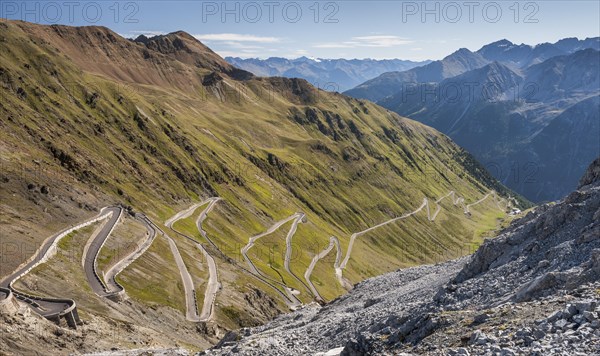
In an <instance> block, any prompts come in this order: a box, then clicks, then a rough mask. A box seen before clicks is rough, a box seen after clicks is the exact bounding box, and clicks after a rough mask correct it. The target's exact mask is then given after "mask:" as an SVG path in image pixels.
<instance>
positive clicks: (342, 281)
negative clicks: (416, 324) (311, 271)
mask: <svg viewBox="0 0 600 356" xmlns="http://www.w3.org/2000/svg"><path fill="white" fill-rule="evenodd" d="M490 196H494V198H495V200H496V205H497V206H498V208H499V209H500V210H503V209H502V207H501V206H500V205H499V201H498V196H497V194H496V192H495V191H491V192H490V193H488V194H486V195H485V196H484V197H483V198H481V199H479V200H478V201H476V202H474V203H471V204H468V205H465V204H464V201H465V200H464V199H463V198H461V197H456V193H455V192H454V191H450V192H449V193H448V194H446V195H445V196H443V197H441V198H439V199H438V200H436V201H435V204H436V210H435V212H434V213H433V215H432V214H431V209H430V206H429V199H427V198H424V199H423V203H422V204H421V206H419V207H418V208H417V209H416V210H415V211H413V212H411V213H407V214H404V215H402V216H400V217H396V218H393V219H390V220H387V221H385V222H382V223H380V224H378V225H375V226H372V227H370V228H368V229H366V230H363V231H360V232H357V233H354V234H352V236H350V243H349V244H348V250H347V251H346V256H345V257H344V260H343V261H342V263H341V264H339V265H338V266H337V267H336V268H335V274H336V277H337V279H338V282H339V283H340V284H341V285H342V286H343V287H344V288H346V289H349V288H352V285H351V283H350V282H349V281H348V280H346V279H345V278H344V277H343V270H344V269H345V268H346V265H347V264H348V260H349V259H350V254H351V253H352V247H353V245H354V240H356V238H357V237H360V236H362V235H364V234H366V233H367V232H370V231H373V230H375V229H377V228H380V227H382V226H385V225H388V224H391V223H394V222H396V221H399V220H403V219H406V218H408V217H410V216H413V215H415V214H417V213H419V212H421V210H423V209H425V208H426V211H427V219H428V220H429V221H430V222H433V221H435V219H436V217H437V216H438V213H439V212H440V210H441V208H442V207H441V205H440V204H439V203H440V202H441V201H442V200H444V199H446V198H448V197H451V198H452V203H453V204H454V205H461V206H462V208H463V211H464V213H465V214H470V213H471V211H470V208H471V207H473V206H475V205H478V204H481V203H482V202H484V201H485V200H486V199H488V198H489V197H490ZM501 200H506V199H504V198H502V199H501ZM510 201H511V197H509V198H508V200H507V207H508V206H510V204H511V203H510ZM438 243H439V242H438Z"/></svg>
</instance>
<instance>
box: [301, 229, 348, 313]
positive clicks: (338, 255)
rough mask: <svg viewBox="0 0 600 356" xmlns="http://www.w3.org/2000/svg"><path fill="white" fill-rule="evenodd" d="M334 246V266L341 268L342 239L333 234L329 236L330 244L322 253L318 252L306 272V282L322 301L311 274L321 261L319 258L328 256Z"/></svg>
mask: <svg viewBox="0 0 600 356" xmlns="http://www.w3.org/2000/svg"><path fill="white" fill-rule="evenodd" d="M333 246H335V247H336V254H335V262H334V263H333V267H334V268H335V269H336V270H337V268H339V266H340V260H341V259H342V248H341V247H340V240H338V238H337V237H335V236H331V237H330V238H329V246H327V247H326V248H325V249H324V250H323V251H321V252H320V253H318V254H316V255H315V257H313V259H312V261H311V262H310V265H309V266H308V268H307V269H306V272H305V273H304V279H305V280H306V283H308V286H309V288H310V290H311V292H312V294H313V295H314V296H315V297H316V298H317V299H318V300H320V301H324V299H323V298H322V297H321V295H320V294H319V291H317V288H315V286H314V284H313V283H312V282H311V280H310V275H311V274H312V272H313V270H314V269H315V266H316V265H317V262H319V260H321V259H323V258H324V257H325V256H327V254H329V252H331V250H332V249H333Z"/></svg>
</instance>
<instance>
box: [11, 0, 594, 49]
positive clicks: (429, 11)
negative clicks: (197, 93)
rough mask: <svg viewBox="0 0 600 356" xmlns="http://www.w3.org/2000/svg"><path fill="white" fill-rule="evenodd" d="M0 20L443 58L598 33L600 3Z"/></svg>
mask: <svg viewBox="0 0 600 356" xmlns="http://www.w3.org/2000/svg"><path fill="white" fill-rule="evenodd" d="M0 17H3V18H10V19H20V20H26V21H30V22H37V23H44V24H53V23H60V24H66V25H74V26H82V25H102V26H107V27H109V28H111V29H112V30H114V31H115V32H117V33H119V34H121V35H124V36H127V37H135V36H137V35H139V34H141V33H144V34H163V33H168V32H173V31H177V30H184V31H186V32H188V33H190V34H192V35H194V36H196V37H197V38H198V39H200V40H201V41H202V42H204V43H205V44H207V45H208V46H210V47H211V48H212V49H213V50H215V51H216V52H217V53H219V54H221V55H222V56H241V57H260V58H266V57H271V56H279V57H288V58H295V57H299V56H308V57H320V58H376V59H383V58H401V59H411V60H423V59H440V58H442V57H444V56H446V55H448V54H449V53H452V52H454V51H455V50H456V49H458V48H460V47H466V48H469V49H471V50H477V49H479V48H480V47H481V46H482V45H484V44H486V43H490V42H493V41H496V40H499V39H502V38H506V39H509V40H511V41H513V42H515V43H527V44H537V43H542V42H555V41H556V40H558V39H560V38H564V37H579V38H585V37H595V36H599V35H600V1H596V0H592V1H518V2H517V1H495V2H494V1H427V2H423V1H399V0H397V1H315V0H311V1H196V0H190V1H153V0H145V1H115V0H109V1H73V0H67V1H10V0H2V1H1V2H0Z"/></svg>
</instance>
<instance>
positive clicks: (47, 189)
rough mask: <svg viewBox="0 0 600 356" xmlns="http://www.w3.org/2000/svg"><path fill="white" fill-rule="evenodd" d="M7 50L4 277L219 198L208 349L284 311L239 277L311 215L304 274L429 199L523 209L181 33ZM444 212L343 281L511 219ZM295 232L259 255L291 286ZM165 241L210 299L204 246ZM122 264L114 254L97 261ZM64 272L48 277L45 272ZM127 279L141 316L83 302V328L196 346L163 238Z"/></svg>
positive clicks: (461, 248) (64, 40)
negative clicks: (118, 326)
mask: <svg viewBox="0 0 600 356" xmlns="http://www.w3.org/2000/svg"><path fill="white" fill-rule="evenodd" d="M167 40H168V41H167ZM0 41H2V42H1V43H2V48H3V49H5V50H3V51H1V52H0V95H1V96H2V100H1V101H0V116H1V117H3V120H2V121H1V124H0V125H1V127H0V129H1V130H2V132H3V133H4V134H3V139H2V141H1V146H0V152H1V163H2V172H1V174H2V176H1V182H2V190H1V193H0V200H1V202H2V203H1V205H0V213H2V216H5V217H6V218H5V219H3V220H4V221H3V222H2V231H3V234H2V239H3V243H6V244H12V245H11V246H13V245H14V246H18V248H19V249H18V252H15V253H13V254H11V255H10V256H8V258H6V259H3V261H2V264H1V265H0V267H1V269H0V275H2V276H4V275H6V274H8V273H9V272H10V271H12V270H13V269H14V268H15V267H16V266H17V265H18V264H19V263H21V262H23V261H24V260H26V259H27V258H29V257H30V256H31V254H32V253H33V251H35V248H36V246H37V245H39V243H41V241H42V240H43V239H44V238H46V237H47V236H49V235H50V234H51V233H52V232H54V231H57V230H59V229H60V228H61V227H63V226H65V225H67V224H71V223H75V222H77V221H79V220H80V219H82V218H84V217H89V216H92V215H93V214H94V211H97V210H98V209H99V208H100V207H102V206H104V205H107V204H114V203H122V204H125V205H128V206H131V207H132V208H133V209H134V210H136V211H143V212H144V213H146V214H147V215H148V216H149V217H150V218H151V219H152V220H153V221H154V222H155V223H157V224H159V225H160V224H162V223H163V222H164V221H165V220H166V219H167V218H169V217H171V216H172V215H173V214H174V213H176V212H178V211H180V210H183V209H184V208H186V207H188V206H190V205H191V204H192V203H193V202H197V201H200V200H202V199H204V198H208V197H212V196H219V197H221V198H223V200H222V201H221V202H219V203H217V205H216V207H215V209H214V210H213V211H212V212H211V213H210V214H209V215H208V218H207V220H206V222H205V230H206V231H207V233H208V235H209V236H210V237H211V238H212V239H213V240H214V241H215V243H216V244H217V246H218V247H219V250H220V251H221V252H222V253H223V254H224V255H225V257H224V256H223V255H220V254H219V252H218V251H215V249H214V247H211V246H209V245H207V244H206V246H207V247H206V248H207V249H208V250H209V253H211V254H212V255H213V256H214V257H215V259H216V260H217V265H218V267H219V278H220V282H221V284H222V289H221V291H220V292H219V294H218V295H217V304H216V324H218V325H219V327H217V331H215V332H212V333H211V332H210V331H207V330H205V329H202V331H200V329H198V331H200V332H201V333H202V334H203V335H204V338H205V339H204V340H209V341H210V342H214V341H215V340H216V338H217V337H218V336H219V335H220V334H219V331H218V330H220V329H218V328H220V327H224V328H235V327H239V326H244V325H256V324H257V323H260V322H264V321H265V320H267V319H268V318H271V317H273V315H275V314H276V313H277V312H278V311H282V310H285V309H286V307H285V304H284V303H283V302H282V301H281V298H280V296H279V295H278V294H277V293H276V292H274V291H273V290H272V289H271V288H269V287H268V286H266V285H264V284H263V283H262V282H261V281H259V280H257V279H256V278H254V277H252V276H251V275H249V274H248V273H246V272H244V271H243V270H242V269H241V268H240V266H245V264H244V262H243V260H242V258H241V256H240V248H241V247H242V246H244V245H245V244H246V243H247V242H248V239H249V237H251V236H254V235H257V234H259V233H261V232H264V231H266V230H267V229H268V228H269V227H270V226H271V225H273V224H274V223H275V222H276V221H279V220H282V219H284V218H287V217H289V216H290V215H292V214H294V213H296V212H304V213H305V214H306V218H307V219H306V222H305V223H302V224H300V225H299V227H298V232H297V233H296V234H295V235H294V240H293V249H294V255H293V259H292V262H291V269H292V271H293V272H294V273H295V274H296V275H298V276H303V274H304V271H305V269H306V267H307V266H308V265H309V264H310V261H311V260H312V258H313V256H314V255H315V254H316V253H318V252H319V251H321V250H323V249H324V248H325V247H326V246H327V245H328V243H329V237H330V236H337V237H338V238H339V239H340V242H341V245H342V249H343V251H344V253H345V251H346V247H347V245H348V242H349V237H350V235H351V234H352V233H354V232H358V231H361V230H364V229H366V228H368V227H370V226H373V225H376V224H378V223H381V222H383V221H386V220H389V219H391V218H394V217H396V216H400V215H402V214H404V213H406V212H410V211H413V210H415V209H416V208H418V207H419V206H420V205H421V203H422V201H423V198H425V197H428V198H430V199H433V200H435V199H437V198H439V197H441V196H443V195H445V194H446V193H447V192H448V191H450V190H454V191H456V192H457V194H458V195H460V196H462V197H464V198H465V200H466V202H467V203H469V202H474V201H476V200H478V199H480V198H481V197H483V196H484V195H485V194H486V193H487V192H488V191H489V190H490V189H495V190H497V191H498V192H500V193H501V194H503V195H505V196H506V195H507V194H509V192H508V191H507V190H506V189H505V188H503V187H502V186H501V185H499V184H498V183H497V182H496V181H495V180H494V179H493V178H491V176H490V175H489V174H488V173H487V172H486V171H485V170H483V169H482V168H481V166H479V165H478V164H477V163H476V162H475V161H474V160H473V159H472V157H471V156H470V155H468V154H467V153H465V152H464V151H463V150H462V149H460V148H459V147H458V146H456V145H455V144H453V143H452V142H451V141H450V139H449V138H447V137H446V136H444V135H442V134H440V133H439V132H437V131H435V130H433V129H431V128H428V127H426V126H424V125H422V124H419V123H416V122H414V121H411V120H408V119H405V118H401V117H399V116H398V115H396V114H393V113H391V112H389V111H387V110H385V109H383V108H381V107H379V106H376V105H374V104H371V103H368V102H365V101H359V100H355V99H351V98H348V97H345V96H342V95H339V94H334V93H327V92H323V91H319V90H317V89H315V88H314V87H312V86H310V85H309V84H308V83H307V82H306V81H303V80H294V79H285V78H258V77H254V76H252V75H248V74H247V72H243V71H240V70H237V69H235V68H233V67H230V66H229V65H227V64H226V63H224V61H223V62H221V61H222V60H220V59H219V58H218V57H216V55H214V53H212V52H207V51H206V50H204V49H205V47H204V46H201V44H199V43H195V42H193V40H192V38H191V37H190V36H189V35H186V34H184V33H181V32H179V33H174V34H171V35H168V36H165V38H162V37H161V38H155V39H154V40H152V39H150V40H148V41H147V44H144V43H142V42H133V41H129V40H126V39H123V38H121V37H119V36H118V35H116V34H115V33H113V32H111V31H110V30H108V29H105V28H99V27H86V28H72V27H65V26H38V25H33V24H28V23H23V22H12V21H8V22H7V21H2V22H0ZM157 43H159V44H160V45H159V44H157ZM194 48H196V49H202V50H197V51H196V50H194ZM91 59H93V60H91ZM4 118H5V119H4ZM442 205H443V206H444V208H445V209H444V210H443V211H442V212H441V213H440V215H439V217H438V218H437V219H436V221H435V222H433V223H431V222H429V221H428V220H427V217H426V215H423V214H424V213H423V212H421V213H420V215H416V216H415V217H411V218H409V219H406V220H403V221H402V222H399V223H396V224H390V225H387V226H386V227H385V228H381V229H378V230H375V231H373V232H371V233H369V234H367V235H365V236H362V237H361V238H359V239H358V240H357V242H356V243H355V246H354V250H353V253H352V257H351V259H350V262H349V264H348V266H347V268H346V270H345V271H344V277H346V278H348V279H349V280H350V281H352V282H358V281H360V280H362V279H364V278H367V277H370V276H374V275H378V274H381V273H383V272H387V271H391V270H394V269H396V268H398V267H401V266H408V265H414V264H418V263H424V262H432V261H437V260H440V259H446V258H452V257H456V256H458V255H462V254H465V253H467V252H469V249H470V248H471V244H473V243H477V242H478V241H480V240H481V237H482V235H485V234H488V233H489V231H490V230H493V229H495V228H496V223H497V219H499V218H501V217H502V216H503V212H502V211H500V210H499V209H498V207H497V206H496V205H495V204H494V203H493V202H492V201H491V200H488V201H485V202H484V203H482V204H480V205H478V206H477V207H476V208H475V207H474V208H473V209H472V210H473V214H472V216H471V217H470V218H469V217H467V216H466V215H465V214H463V212H462V209H461V208H459V207H456V206H453V205H452V204H451V203H448V202H443V203H442ZM198 213H199V212H197V213H196V214H194V215H193V216H192V217H190V218H189V219H186V220H183V221H182V222H180V223H178V225H177V228H179V229H181V230H184V231H185V232H186V233H187V234H188V235H190V236H193V237H194V238H196V239H197V240H198V241H200V242H203V243H204V242H205V241H203V240H202V239H201V237H200V236H199V233H198V232H197V230H195V227H194V221H195V219H196V217H197V215H198ZM286 226H289V224H288V225H286ZM286 226H283V227H282V230H278V231H277V233H275V234H273V235H272V236H269V238H265V239H264V240H259V242H257V244H256V246H255V247H254V248H255V249H256V251H253V254H252V258H253V260H254V262H255V263H256V264H257V266H258V267H259V268H260V269H261V270H262V271H264V272H265V273H267V272H268V273H271V275H273V276H277V275H278V274H282V275H285V274H286V273H287V272H286V271H285V270H284V269H283V267H282V254H284V253H285V234H286V232H287V230H286ZM138 228H139V227H138ZM163 228H164V227H163ZM287 228H289V227H287ZM164 229H165V230H167V229H166V228H164ZM136 231H137V230H136ZM169 235H170V236H171V237H172V238H173V239H174V240H175V241H176V243H177V245H178V247H179V249H180V250H181V251H182V255H183V259H184V262H185V264H186V266H187V267H188V269H189V270H190V272H191V273H192V274H193V276H194V279H195V282H196V290H197V297H198V299H199V300H201V299H202V298H203V293H204V291H203V288H204V283H205V282H206V280H207V278H208V276H207V273H206V264H205V263H204V261H203V259H202V255H201V254H200V253H199V252H198V250H197V249H196V248H195V247H194V246H193V244H192V243H191V242H189V241H187V240H185V239H182V238H180V237H179V236H177V235H175V234H174V233H170V234H169ZM274 246H277V247H274ZM258 251H272V253H259V252H258ZM111 253H113V252H111V249H110V248H108V249H105V250H103V251H102V252H101V259H102V260H107V259H110V254H111ZM103 254H104V255H103ZM105 254H108V255H105ZM400 255H402V256H404V257H403V258H399V256H400ZM74 263H75V264H76V263H78V262H74ZM332 264H333V257H332V256H329V257H328V259H324V260H323V261H321V262H319V263H318V264H317V267H316V268H315V271H314V272H313V277H314V279H313V280H314V281H315V282H316V285H317V286H318V287H317V288H319V291H320V293H321V294H322V296H323V297H325V298H326V299H332V298H335V297H336V296H339V295H340V294H342V293H344V289H343V288H342V287H341V286H340V285H339V284H338V283H337V281H336V279H335V275H334V273H333V268H332ZM74 267H77V266H76V265H74ZM51 268H53V267H52V261H51V262H50V263H48V264H46V265H43V266H41V267H40V269H41V272H40V273H45V272H44V271H47V270H48V269H51ZM267 269H271V271H267ZM81 273H83V272H82V271H81ZM36 276H37V274H36V273H34V274H33V275H32V278H36ZM289 277H290V276H289V274H288V275H285V279H286V280H288V279H290V278H289ZM118 279H119V280H120V281H121V282H122V284H123V285H124V286H125V288H126V290H127V293H128V295H129V296H130V297H131V300H130V302H128V303H131V304H130V305H129V304H128V305H129V306H128V308H129V307H130V308H131V309H133V310H137V312H134V313H131V312H130V310H129V311H123V309H122V308H116V309H115V308H113V306H112V304H110V302H107V301H104V300H102V299H100V298H98V299H97V300H95V301H94V303H96V304H98V303H100V304H102V303H108V306H102V305H101V306H99V307H97V308H96V309H94V310H91V309H90V310H87V309H86V304H85V303H83V304H82V305H83V308H84V313H86V312H87V313H91V314H102V313H104V312H103V310H105V309H103V308H112V309H111V312H110V313H106V314H108V315H110V317H111V318H116V319H119V320H121V321H123V322H127V323H130V324H133V325H145V326H146V327H148V328H150V329H152V330H161V332H164V333H166V334H167V335H168V340H180V342H181V343H183V344H185V345H189V344H190V342H191V341H190V340H191V339H190V338H189V337H188V336H189V335H187V334H186V335H185V336H181V337H180V336H179V335H178V334H177V332H176V330H177V328H178V325H183V324H185V323H186V322H185V320H184V316H183V314H182V313H171V312H167V311H166V310H175V311H183V310H184V309H185V304H184V301H183V296H182V294H181V293H182V286H181V280H180V278H179V274H178V271H177V268H176V267H175V266H174V263H173V257H172V255H171V253H170V250H169V247H168V244H167V242H166V240H165V239H164V237H161V236H159V237H157V239H156V241H155V243H154V244H153V245H152V246H151V248H150V249H149V250H148V252H147V253H146V254H144V255H143V256H142V257H141V258H140V259H138V260H137V261H136V262H134V263H133V264H132V265H131V266H130V267H129V268H128V269H127V270H125V271H124V272H123V273H122V274H121V275H120V276H119V278H118ZM52 281H53V282H54V283H56V285H60V286H63V287H64V288H62V289H60V291H58V290H52V291H50V290H45V291H44V292H45V293H48V294H57V293H58V292H60V293H61V296H64V297H68V296H69V295H67V294H69V293H70V292H69V288H74V289H77V288H75V287H74V286H72V285H70V284H69V281H68V280H63V279H62V278H60V276H57V277H56V279H55V280H52ZM294 287H296V288H298V289H299V290H300V295H299V296H298V297H299V298H300V300H301V301H302V302H305V303H308V302H310V301H312V300H313V297H312V296H311V294H310V293H309V292H308V291H307V290H305V289H304V288H303V287H302V286H301V285H299V284H294ZM38 293H39V291H38ZM87 293H89V291H88V292H87ZM75 295H80V296H81V295H82V292H77V293H75V294H72V295H70V296H71V297H73V296H75ZM148 306H150V307H151V308H152V310H153V314H152V315H155V313H154V311H157V310H158V313H160V312H161V311H164V313H166V314H165V315H168V317H166V319H165V320H163V322H160V318H157V321H155V322H150V321H148V319H149V318H148V317H147V316H144V315H143V314H144V313H143V312H139V311H140V310H141V311H143V310H145V309H146V308H147V307H148ZM178 318H179V319H178ZM127 335H128V334H127V333H124V334H123V335H116V336H114V338H115V343H116V344H119V345H121V344H123V345H125V344H126V343H127V342H126V340H124V339H123V338H125V337H126V336H127ZM192 340H193V339H192ZM171 342H172V341H164V343H166V344H170V343H171ZM204 342H206V341H198V342H197V343H194V344H193V345H192V346H191V347H196V348H201V347H204V345H205V344H204ZM90 347H92V346H90Z"/></svg>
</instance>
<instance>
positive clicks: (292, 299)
mask: <svg viewBox="0 0 600 356" xmlns="http://www.w3.org/2000/svg"><path fill="white" fill-rule="evenodd" d="M303 218H304V214H303V213H295V214H293V215H291V216H289V217H287V218H286V219H283V220H280V221H278V222H276V223H275V224H274V225H272V226H271V227H270V228H269V229H267V231H265V232H263V233H261V234H258V235H255V236H252V237H250V239H249V241H248V244H247V245H246V246H244V247H242V249H241V252H242V256H243V257H244V260H246V263H247V264H248V267H249V268H250V272H251V273H252V274H254V275H256V276H258V277H261V279H262V280H264V279H268V280H270V281H271V282H273V283H275V284H278V285H280V286H282V287H283V288H284V291H285V295H286V299H287V300H286V304H288V306H289V307H290V308H291V309H294V308H297V307H298V306H300V305H302V302H301V301H300V300H299V299H298V298H297V297H296V294H297V293H298V291H296V290H294V289H292V288H290V287H289V286H287V285H285V284H283V283H281V282H279V281H276V280H274V279H272V278H271V277H269V276H267V275H265V274H263V273H262V272H261V271H260V270H259V269H258V268H257V267H256V266H255V265H254V263H253V262H252V260H251V259H250V257H248V251H249V250H250V249H251V248H252V247H253V246H254V243H255V242H256V241H257V240H258V239H260V238H261V237H264V236H267V235H270V234H272V233H274V232H275V231H277V230H278V229H279V228H280V227H281V226H283V225H285V224H286V223H288V222H290V221H292V220H294V223H293V224H292V227H291V228H290V231H289V232H288V234H287V236H286V246H288V247H287V248H286V257H285V261H284V264H287V267H286V270H287V271H288V272H289V273H290V274H291V275H293V276H294V277H295V278H298V277H296V276H295V275H294V274H292V273H291V271H290V270H289V260H290V257H291V239H292V236H293V235H294V233H295V232H296V229H297V227H298V223H299V222H300V221H301V220H302V219H303ZM301 283H302V284H304V283H303V282H301ZM271 286H272V287H274V286H273V285H271ZM275 289H277V290H279V289H278V288H276V287H275Z"/></svg>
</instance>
